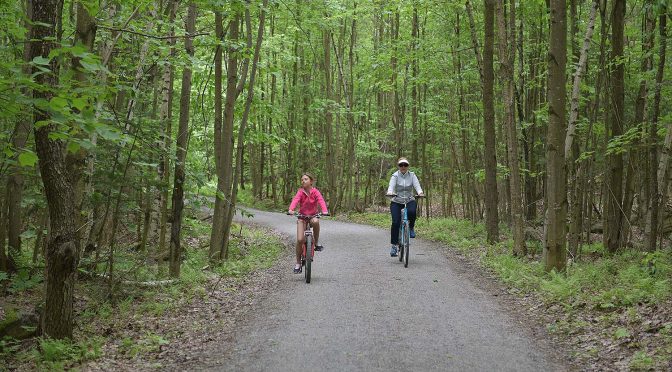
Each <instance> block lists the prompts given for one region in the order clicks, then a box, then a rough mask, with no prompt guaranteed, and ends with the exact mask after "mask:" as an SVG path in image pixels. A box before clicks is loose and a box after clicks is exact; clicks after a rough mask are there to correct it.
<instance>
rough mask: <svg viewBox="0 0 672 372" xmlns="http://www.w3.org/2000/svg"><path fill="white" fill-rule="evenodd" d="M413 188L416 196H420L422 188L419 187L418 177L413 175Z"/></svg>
mask: <svg viewBox="0 0 672 372" xmlns="http://www.w3.org/2000/svg"><path fill="white" fill-rule="evenodd" d="M413 187H414V188H415V191H416V192H417V193H418V195H422V194H423V192H422V187H420V180H418V176H416V175H415V173H413Z"/></svg>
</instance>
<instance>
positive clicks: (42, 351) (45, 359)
mask: <svg viewBox="0 0 672 372" xmlns="http://www.w3.org/2000/svg"><path fill="white" fill-rule="evenodd" d="M102 344H103V339H102V338H100V337H93V338H88V339H84V340H81V341H78V342H72V341H69V340H54V339H48V338H40V339H39V349H36V350H35V349H34V350H31V351H29V352H27V353H26V354H25V355H23V356H22V358H24V359H27V360H30V361H32V362H33V363H35V364H36V365H38V366H39V367H40V369H42V368H46V369H49V370H66V369H69V368H70V367H72V366H74V365H76V364H79V363H82V362H86V361H89V360H94V359H97V358H99V357H100V356H101V355H102Z"/></svg>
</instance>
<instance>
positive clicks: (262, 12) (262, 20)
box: [224, 0, 268, 259]
mask: <svg viewBox="0 0 672 372" xmlns="http://www.w3.org/2000/svg"><path fill="white" fill-rule="evenodd" d="M267 6H268V0H264V1H263V4H262V6H261V9H260V10H259V12H260V14H259V29H258V30H257V44H256V46H255V48H254V57H253V61H252V71H251V72H250V83H249V85H248V88H247V100H246V101H245V109H244V111H243V117H242V119H241V122H240V128H239V129H238V139H237V144H238V146H237V147H238V151H237V153H236V167H235V169H234V176H233V186H232V191H231V203H232V204H231V205H230V207H229V210H228V213H229V214H228V216H227V219H226V225H225V227H224V245H225V248H224V258H225V259H226V258H227V253H228V247H227V245H228V243H229V239H228V237H229V232H230V230H231V223H232V221H233V214H234V211H235V206H236V197H237V195H238V182H237V181H238V175H239V174H241V172H242V171H243V165H242V164H243V141H244V139H245V129H246V126H247V120H248V117H249V114H250V107H251V106H252V99H253V98H254V81H255V78H256V76H257V62H258V61H259V54H260V52H261V42H262V40H263V37H264V23H265V20H266V7H267ZM246 17H248V18H249V13H248V14H246ZM246 23H247V27H248V28H247V32H248V38H251V37H252V35H251V32H252V30H251V29H250V28H251V27H250V22H246Z"/></svg>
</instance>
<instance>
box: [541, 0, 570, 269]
mask: <svg viewBox="0 0 672 372" xmlns="http://www.w3.org/2000/svg"><path fill="white" fill-rule="evenodd" d="M566 63H567V9H566V2H565V0H551V36H550V46H549V58H548V103H549V109H548V114H549V118H548V120H549V124H548V146H546V164H547V165H546V172H547V173H548V175H547V177H548V179H547V183H546V216H545V217H546V218H545V221H544V251H543V255H542V260H543V262H544V269H545V270H546V271H551V270H557V271H564V269H565V265H566V261H567V257H566V255H567V253H566V250H565V245H566V235H565V234H566V218H567V192H566V188H567V179H566V178H565V153H564V151H563V149H564V148H565V146H564V145H565V144H564V142H565V136H564V134H565V123H566V116H565V111H566V108H565V101H566V98H565V97H566V90H567V88H566V85H565V68H566Z"/></svg>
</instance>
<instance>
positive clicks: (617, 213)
mask: <svg viewBox="0 0 672 372" xmlns="http://www.w3.org/2000/svg"><path fill="white" fill-rule="evenodd" d="M613 4H614V5H613V9H612V16H611V46H612V51H611V60H612V61H614V68H613V72H612V76H611V79H610V80H611V109H610V110H609V111H610V117H609V128H610V132H611V133H610V138H612V139H613V138H617V137H618V136H620V135H622V134H623V131H624V128H623V127H624V126H623V123H624V118H623V115H624V113H625V111H624V101H625V85H624V84H625V66H624V63H625V61H624V60H623V42H624V26H625V0H614V3H613ZM606 164H607V171H606V177H605V180H606V192H607V198H606V200H607V201H606V206H605V209H606V212H605V214H604V215H605V223H604V237H603V240H604V247H605V248H606V249H607V251H609V252H610V253H614V252H616V251H617V250H618V249H619V248H620V247H621V245H622V241H621V228H622V227H623V204H622V203H623V155H622V154H620V153H614V154H609V155H607V158H606Z"/></svg>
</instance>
